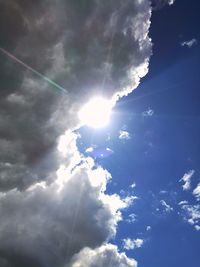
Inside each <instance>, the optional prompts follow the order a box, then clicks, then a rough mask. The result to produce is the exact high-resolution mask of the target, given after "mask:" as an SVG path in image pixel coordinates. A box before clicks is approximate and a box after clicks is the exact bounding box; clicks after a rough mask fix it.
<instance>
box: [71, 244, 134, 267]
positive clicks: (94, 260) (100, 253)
mask: <svg viewBox="0 0 200 267" xmlns="http://www.w3.org/2000/svg"><path fill="white" fill-rule="evenodd" d="M94 266H95V267H104V266H106V267H123V266H124V267H125V266H126V267H137V262H136V261H135V260H134V259H129V258H127V257H126V255H125V254H124V253H119V252H118V250H117V247H116V246H114V245H111V244H106V245H103V246H101V247H98V248H96V249H91V248H84V249H83V250H81V251H80V252H79V253H78V254H76V255H75V256H74V257H73V258H72V260H71V263H70V264H69V267H94Z"/></svg>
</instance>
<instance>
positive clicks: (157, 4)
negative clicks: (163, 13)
mask: <svg viewBox="0 0 200 267" xmlns="http://www.w3.org/2000/svg"><path fill="white" fill-rule="evenodd" d="M151 1H152V6H153V9H155V10H157V9H161V8H163V7H165V6H166V5H170V6H171V5H173V4H174V2H175V0H151Z"/></svg>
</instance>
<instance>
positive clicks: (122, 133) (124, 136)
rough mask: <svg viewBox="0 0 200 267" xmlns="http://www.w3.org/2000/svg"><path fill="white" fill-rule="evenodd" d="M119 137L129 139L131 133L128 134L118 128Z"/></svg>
mask: <svg viewBox="0 0 200 267" xmlns="http://www.w3.org/2000/svg"><path fill="white" fill-rule="evenodd" d="M119 139H122V140H129V139H131V135H130V133H129V132H127V131H124V130H120V131H119Z"/></svg>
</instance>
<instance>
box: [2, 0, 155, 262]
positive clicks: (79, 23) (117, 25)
mask: <svg viewBox="0 0 200 267" xmlns="http://www.w3.org/2000/svg"><path fill="white" fill-rule="evenodd" d="M150 16H151V8H150V1H148V0H143V1H141V0H136V1H132V0H124V1H121V0H115V1H114V0H109V1H106V3H105V2H104V3H103V2H102V1H100V0H84V1H72V0H66V1H64V0H59V1H53V0H43V1H39V0H34V1H23V0H8V1H1V0H0V34H1V36H2V38H1V40H0V47H2V48H3V49H5V50H7V51H8V52H10V53H12V54H13V55H15V56H16V57H17V58H19V59H20V60H22V61H23V62H25V63H27V64H28V65H30V66H31V67H32V68H34V69H36V70H37V71H38V72H40V73H41V74H44V75H45V76H47V77H48V78H50V79H52V80H53V81H55V82H57V83H58V84H60V85H61V86H63V87H64V88H66V92H65V93H64V92H62V91H60V90H59V89H58V88H56V87H55V86H52V84H50V83H48V82H47V81H46V80H44V79H42V78H40V77H37V75H35V74H34V73H31V72H30V71H29V70H27V69H25V68H24V67H23V66H22V65H20V64H18V63H17V62H15V61H13V60H12V59H11V58H9V57H8V56H6V55H5V54H4V53H2V51H1V53H0V82H1V83H0V86H1V90H0V148H1V151H0V216H1V220H0V266H2V267H7V266H9V267H18V266H20V267H23V266H38V267H40V266H41V267H46V266H48V267H49V266H61V267H62V266H65V264H66V262H68V261H69V260H70V258H71V257H72V256H73V255H74V253H79V252H80V251H81V250H82V249H84V247H86V246H88V247H90V249H91V250H95V249H96V247H98V246H99V247H101V245H102V243H104V242H107V241H108V240H109V238H110V237H111V236H113V235H114V234H115V232H116V227H117V222H118V221H119V220H120V219H121V215H120V212H119V209H120V208H123V207H125V206H126V205H127V204H125V202H123V201H122V200H120V198H119V197H118V196H117V195H114V196H108V195H106V194H105V189H106V183H107V179H108V177H107V174H105V172H104V171H102V170H99V169H97V170H96V174H95V175H94V170H95V166H94V164H93V163H92V159H87V160H86V159H85V158H84V157H83V156H82V155H80V153H79V152H78V148H77V145H76V139H77V138H78V136H77V134H76V133H75V132H74V133H73V132H72V130H73V129H75V128H77V127H78V125H79V123H80V122H79V119H78V116H77V113H78V111H79V109H80V107H81V106H82V105H83V104H84V102H85V101H87V100H88V99H89V98H90V97H91V95H92V94H94V93H95V94H97V93H98V94H103V95H105V96H108V97H115V99H117V98H118V97H122V96H125V95H127V94H128V93H130V92H132V91H133V90H134V89H135V88H136V87H137V86H138V84H139V82H140V78H141V77H143V76H144V75H145V74H146V73H147V71H148V63H149V57H150V55H151V40H150V39H149V37H148V31H149V26H150ZM65 131H66V132H65ZM61 135H63V136H62V137H61ZM61 141H62V142H61ZM57 146H58V147H57ZM86 161H87V164H86ZM88 161H89V162H90V163H88ZM97 177H98V179H97ZM91 181H96V183H97V184H98V186H95V185H92V182H91ZM99 183H100V185H99ZM102 188H103V189H102ZM77 205H79V209H78V212H77ZM74 220H75V221H76V223H75V224H74ZM72 236H73V238H72ZM114 251H115V253H113V254H112V257H113V258H116V261H117V262H118V263H119V264H118V265H119V266H120V262H122V263H124V262H126V260H123V259H122V260H121V256H120V255H119V254H118V253H117V252H116V250H115V249H114ZM98 253H99V252H98ZM79 256H80V255H79ZM123 257H125V256H123ZM123 257H122V258H123ZM119 258H120V260H119ZM117 259H118V260H117ZM127 261H128V259H127ZM113 262H115V261H113ZM102 264H103V263H102ZM124 264H125V263H124ZM127 264H128V263H127ZM91 266H92V265H91ZM116 266H117V265H116ZM127 266H133V265H131V264H129V265H127Z"/></svg>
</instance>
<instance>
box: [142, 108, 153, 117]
mask: <svg viewBox="0 0 200 267" xmlns="http://www.w3.org/2000/svg"><path fill="white" fill-rule="evenodd" d="M153 114H154V111H153V109H150V108H149V109H148V110H146V111H143V112H142V116H144V117H152V116H153Z"/></svg>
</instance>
